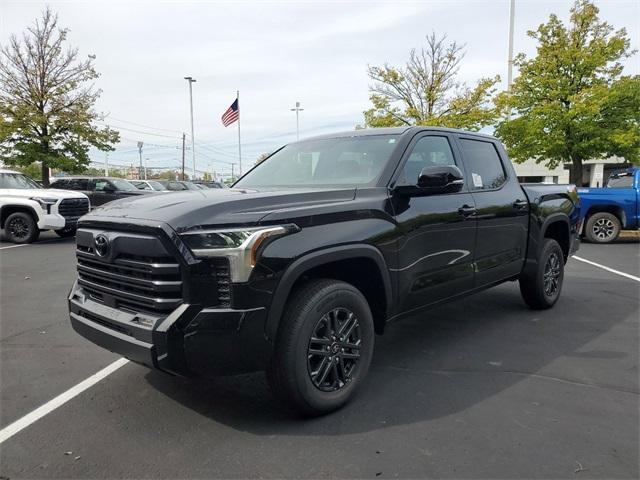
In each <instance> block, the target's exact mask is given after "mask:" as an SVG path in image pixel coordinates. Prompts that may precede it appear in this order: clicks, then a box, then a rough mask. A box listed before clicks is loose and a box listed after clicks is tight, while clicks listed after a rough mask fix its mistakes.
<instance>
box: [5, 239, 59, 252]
mask: <svg viewBox="0 0 640 480" xmlns="http://www.w3.org/2000/svg"><path fill="white" fill-rule="evenodd" d="M62 240H65V239H64V238H50V239H49V240H42V241H41V242H34V243H21V244H19V245H9V246H8V247H0V250H6V249H7V248H18V247H28V246H29V245H40V244H41V243H49V242H60V241H62Z"/></svg>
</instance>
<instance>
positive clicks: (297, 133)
mask: <svg viewBox="0 0 640 480" xmlns="http://www.w3.org/2000/svg"><path fill="white" fill-rule="evenodd" d="M303 110H304V108H300V102H296V108H292V109H291V111H292V112H296V141H298V140H300V112H302V111H303Z"/></svg>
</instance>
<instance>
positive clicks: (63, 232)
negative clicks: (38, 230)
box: [55, 227, 76, 238]
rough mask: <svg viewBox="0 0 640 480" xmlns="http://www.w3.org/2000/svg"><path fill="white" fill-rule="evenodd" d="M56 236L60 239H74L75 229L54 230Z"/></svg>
mask: <svg viewBox="0 0 640 480" xmlns="http://www.w3.org/2000/svg"><path fill="white" fill-rule="evenodd" d="M55 232H56V235H58V236H59V237H62V238H68V237H75V236H76V228H75V227H70V228H61V229H60V230H55Z"/></svg>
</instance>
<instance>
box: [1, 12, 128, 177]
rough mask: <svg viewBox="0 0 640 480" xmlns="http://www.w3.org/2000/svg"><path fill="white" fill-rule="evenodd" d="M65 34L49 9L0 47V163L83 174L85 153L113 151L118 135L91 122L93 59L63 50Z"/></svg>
mask: <svg viewBox="0 0 640 480" xmlns="http://www.w3.org/2000/svg"><path fill="white" fill-rule="evenodd" d="M67 34H68V29H66V28H61V27H58V17H57V15H56V14H54V13H53V12H52V11H51V10H49V9H48V8H47V9H46V10H45V11H44V12H43V14H42V18H41V19H39V20H36V21H35V23H34V25H33V26H31V27H29V28H27V30H26V31H25V32H24V33H23V34H22V36H21V37H18V36H16V35H12V36H11V37H10V38H9V40H8V42H7V43H6V44H3V45H0V119H1V120H0V159H1V160H2V161H3V162H4V163H6V164H9V165H18V166H20V165H23V166H24V165H29V164H31V163H33V162H40V164H41V165H42V181H43V183H44V184H45V185H49V168H59V169H63V170H65V171H69V172H77V171H81V170H82V169H83V168H85V167H86V166H87V165H88V164H89V161H90V160H89V154H88V152H89V148H90V147H95V148H97V149H98V150H103V151H108V150H113V147H112V146H111V145H112V144H114V143H116V142H117V141H118V133H117V132H115V131H113V130H111V129H109V128H108V127H104V128H99V127H97V126H96V125H95V124H94V122H95V121H96V120H100V119H101V118H102V117H101V115H100V114H99V113H98V112H96V111H95V110H94V105H95V103H96V101H97V99H98V98H99V97H100V93H101V90H99V89H96V88H95V85H94V81H95V79H97V78H98V76H99V75H98V73H97V72H96V70H95V69H94V66H93V62H94V59H95V57H94V56H92V55H89V56H88V57H87V58H86V59H80V57H79V53H78V49H77V48H69V47H66V40H67Z"/></svg>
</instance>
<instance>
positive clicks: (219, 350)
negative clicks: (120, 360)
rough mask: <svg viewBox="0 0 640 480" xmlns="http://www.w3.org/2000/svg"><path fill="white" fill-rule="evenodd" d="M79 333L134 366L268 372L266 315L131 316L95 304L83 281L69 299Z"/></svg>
mask: <svg viewBox="0 0 640 480" xmlns="http://www.w3.org/2000/svg"><path fill="white" fill-rule="evenodd" d="M68 302H69V316H70V319H71V325H72V327H73V329H74V330H75V331H76V332H78V333H79V334H80V335H82V336H83V337H85V338H87V339H88V340H90V341H91V342H93V343H95V344H97V345H99V346H101V347H103V348H106V349H107V350H110V351H112V352H115V353H117V354H119V355H122V356H124V357H126V358H128V359H130V360H132V361H134V362H137V363H140V364H143V365H146V366H148V367H151V368H157V369H159V370H163V371H165V372H168V373H172V374H176V375H182V376H190V377H214V376H221V375H233V374H237V373H244V372H251V371H257V370H262V369H264V368H266V365H267V362H268V361H269V358H270V356H271V347H272V345H271V343H270V342H269V341H268V340H267V339H266V337H265V334H264V323H265V320H266V311H265V309H264V308H257V309H251V310H234V309H229V308H226V309H214V308H201V307H200V306H198V305H188V304H182V305H180V306H179V307H177V308H176V309H175V310H174V311H172V312H171V313H170V314H169V315H167V316H164V317H156V316H153V315H148V314H143V313H132V312H131V313H130V312H127V311H123V310H119V309H115V308H112V307H109V306H107V305H104V304H102V303H99V302H97V301H95V300H93V299H91V298H90V297H89V296H88V295H87V294H86V293H85V292H84V290H83V289H82V287H81V286H79V285H78V284H77V282H76V283H75V284H74V285H73V288H72V289H71V292H70V294H69V298H68Z"/></svg>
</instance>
